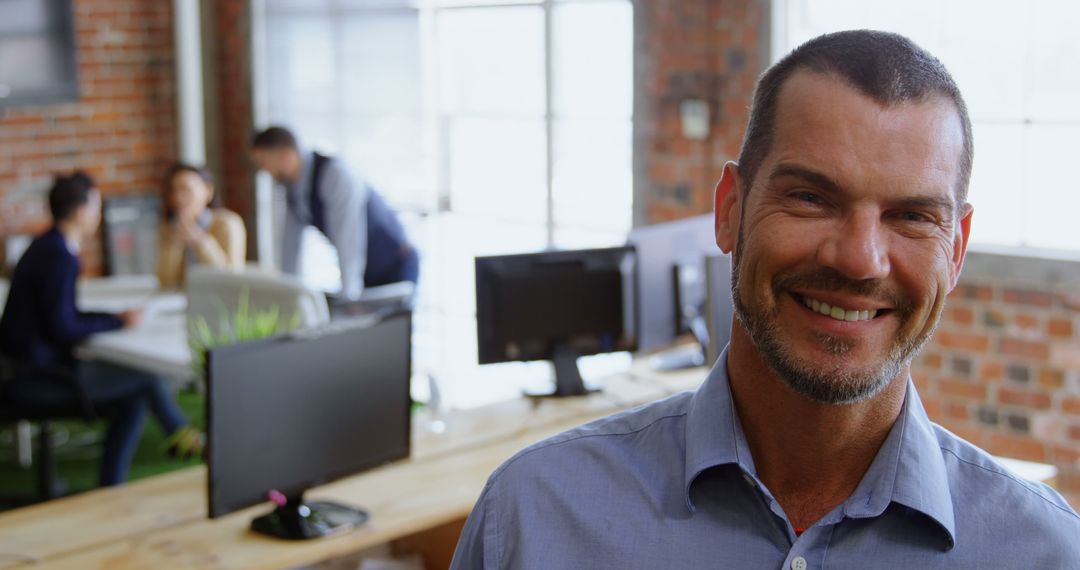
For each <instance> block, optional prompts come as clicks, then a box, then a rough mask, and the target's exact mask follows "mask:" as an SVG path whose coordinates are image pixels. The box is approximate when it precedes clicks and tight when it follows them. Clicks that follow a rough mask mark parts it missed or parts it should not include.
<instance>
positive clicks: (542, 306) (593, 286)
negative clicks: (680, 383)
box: [476, 246, 638, 396]
mask: <svg viewBox="0 0 1080 570" xmlns="http://www.w3.org/2000/svg"><path fill="white" fill-rule="evenodd" d="M636 271H637V263H636V254H635V252H634V248H632V247H625V246H624V247H614V248H605V249H584V250H573V251H552V252H544V253H532V254H521V255H503V256H494V257H478V258H476V335H477V345H478V348H479V361H480V364H490V363H495V362H509V361H526V360H551V361H552V362H553V363H554V365H555V391H554V393H552V394H549V395H553V396H574V395H580V394H584V393H586V392H587V390H586V389H585V385H584V383H583V382H582V379H581V373H580V371H579V370H578V367H577V358H578V357H579V356H584V355H588V354H598V353H602V352H616V351H633V350H636V349H637V317H636V315H637V304H638V296H637V286H636V282H637V278H636V275H635V274H636Z"/></svg>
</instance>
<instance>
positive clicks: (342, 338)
mask: <svg viewBox="0 0 1080 570" xmlns="http://www.w3.org/2000/svg"><path fill="white" fill-rule="evenodd" d="M373 320H374V319H366V320H365V321H363V322H345V323H335V324H334V325H331V326H329V327H326V328H324V329H319V330H317V331H301V332H298V333H294V334H292V335H290V336H286V337H281V338H275V339H271V340H265V341H256V342H251V343H244V344H237V345H232V346H224V347H221V348H216V349H213V350H211V351H210V352H209V353H208V355H207V377H206V378H207V392H208V397H207V428H208V429H207V435H208V438H209V445H208V451H209V458H208V459H209V461H208V463H209V507H210V509H209V513H210V517H211V518H213V517H219V516H222V515H225V514H227V513H230V512H232V511H235V510H237V509H241V508H243V507H247V506H250V505H254V504H256V503H260V502H263V501H266V500H267V498H268V495H269V494H270V493H271V492H277V493H279V495H281V496H287V497H290V498H292V497H300V495H302V493H303V492H304V490H306V489H308V488H310V487H313V486H315V485H319V484H322V483H326V482H328V481H332V480H334V479H337V478H340V477H343V476H346V475H350V474H353V473H356V472H358V471H362V470H365V469H369V468H372V467H375V466H378V465H381V464H383V463H386V462H389V461H393V460H397V459H401V458H404V457H407V456H408V455H409V430H410V406H411V400H410V396H409V377H410V352H411V345H410V332H411V317H410V316H409V314H408V313H401V314H398V315H393V316H390V317H387V318H385V319H383V320H382V321H380V322H377V323H375V324H372V321H373Z"/></svg>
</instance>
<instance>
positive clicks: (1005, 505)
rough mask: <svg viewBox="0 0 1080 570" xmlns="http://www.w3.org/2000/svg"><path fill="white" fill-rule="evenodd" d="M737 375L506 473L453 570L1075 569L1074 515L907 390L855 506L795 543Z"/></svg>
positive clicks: (478, 513)
mask: <svg viewBox="0 0 1080 570" xmlns="http://www.w3.org/2000/svg"><path fill="white" fill-rule="evenodd" d="M726 362H727V354H726V352H725V353H724V355H723V356H722V357H721V358H720V359H719V361H718V364H717V366H716V367H715V368H713V370H712V372H711V373H710V374H709V377H708V379H707V380H706V381H705V383H704V384H703V385H702V387H701V388H700V389H698V391H697V392H693V393H690V392H688V393H684V394H678V395H675V396H672V397H670V398H667V399H665V400H662V401H660V402H656V403H653V404H649V405H646V406H643V407H640V408H637V409H635V410H630V411H627V412H624V413H621V414H617V415H614V416H611V417H608V418H605V419H601V420H598V421H596V422H593V423H591V424H587V425H585V426H582V427H579V428H576V429H574V430H571V431H569V432H566V433H563V434H561V435H558V436H555V437H553V438H550V439H548V440H546V441H543V442H541V443H538V444H536V445H533V446H531V447H529V448H527V449H525V450H523V451H521V452H520V453H518V454H517V455H515V456H514V457H513V458H511V459H510V460H509V461H507V462H506V463H504V464H503V465H502V466H501V467H499V468H498V469H497V470H496V471H495V473H493V474H492V475H491V478H490V479H489V480H488V483H487V486H486V487H485V488H484V491H483V494H482V495H481V497H480V500H479V502H478V503H477V504H476V507H475V508H474V510H473V512H472V514H471V515H470V516H469V520H468V522H467V524H466V525H465V529H464V530H463V531H462V534H461V539H460V542H459V543H458V547H457V552H456V553H455V555H454V562H453V568H513V569H531V568H536V569H563V568H619V569H627V568H650V569H651V568H680V569H682V568H734V569H758V568H773V569H784V570H788V569H791V570H802V569H804V568H805V569H815V568H858V569H861V568H914V569H917V570H925V569H930V568H948V569H955V568H974V569H990V568H994V569H998V568H1018V569H1019V568H1022V569H1025V570H1028V569H1034V568H1046V569H1051V568H1052V569H1055V570H1056V569H1061V568H1080V517H1078V516H1077V514H1076V512H1075V511H1073V510H1072V509H1071V508H1069V506H1068V504H1067V503H1066V502H1065V501H1064V499H1062V498H1061V496H1060V495H1058V494H1057V493H1056V492H1054V491H1053V490H1052V489H1050V488H1049V487H1046V486H1045V485H1041V484H1036V483H1031V482H1028V481H1025V480H1022V479H1020V478H1019V477H1017V476H1015V475H1013V474H1011V473H1010V472H1009V471H1007V470H1006V469H1005V468H1004V467H1002V466H1001V465H1000V464H998V463H996V462H995V461H994V460H993V459H992V458H991V457H990V456H989V455H987V454H986V453H985V452H983V451H982V450H980V449H978V448H976V447H974V446H973V445H971V444H969V443H967V442H965V441H963V440H961V439H960V438H958V437H957V436H955V435H953V434H952V433H950V432H948V431H946V430H945V429H943V428H941V427H940V426H937V425H935V424H933V423H931V422H930V420H929V418H927V416H926V412H925V410H924V409H923V406H922V403H921V402H920V400H919V398H918V395H917V393H916V391H915V387H914V386H913V385H912V384H911V383H910V381H909V382H908V391H907V394H908V397H907V398H906V400H905V402H904V406H903V409H902V411H901V414H900V417H899V418H898V419H897V421H896V423H895V424H894V426H893V428H892V430H891V431H890V432H889V435H888V437H887V438H886V439H885V442H884V443H883V444H882V446H881V449H880V450H879V451H878V454H877V456H876V457H875V459H874V461H873V463H872V464H871V466H870V468H869V470H868V471H867V473H866V475H865V476H864V477H863V480H862V481H861V482H860V484H859V486H858V487H857V488H856V490H855V492H854V493H853V494H852V496H851V497H849V498H848V500H847V501H845V502H844V503H843V504H841V505H839V506H837V507H836V508H835V509H834V510H833V511H832V512H830V513H829V514H827V515H826V516H825V517H823V518H822V519H821V520H820V521H818V522H817V523H815V524H814V525H813V526H812V527H810V528H808V529H807V530H806V531H805V532H804V533H802V535H800V536H796V534H795V532H794V530H793V529H792V527H791V524H790V523H789V522H788V519H787V517H786V516H785V515H784V512H783V509H781V507H780V505H779V504H778V503H777V502H776V500H775V499H774V498H773V496H772V494H771V493H770V492H769V490H768V489H767V488H766V487H765V485H763V484H762V482H761V480H760V479H758V477H757V475H756V473H757V470H756V469H755V467H754V460H753V458H752V457H751V455H750V448H749V446H748V444H747V441H746V438H745V436H744V434H743V431H742V426H741V423H740V421H739V418H738V416H737V415H736V413H735V409H734V406H733V403H732V399H731V392H730V390H729V387H728V378H727V369H726Z"/></svg>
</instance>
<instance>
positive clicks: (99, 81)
mask: <svg viewBox="0 0 1080 570" xmlns="http://www.w3.org/2000/svg"><path fill="white" fill-rule="evenodd" d="M72 9H73V11H74V28H75V36H76V57H77V61H78V73H79V100H78V101H74V102H71V103H61V104H52V105H43V106H26V107H19V108H14V109H8V110H6V111H2V112H0V236H3V235H7V234H11V233H36V232H39V231H41V230H42V229H43V228H45V227H46V226H47V225H48V224H49V215H48V211H47V208H46V206H45V193H46V192H47V190H48V188H49V185H50V183H51V181H52V177H53V174H54V173H66V172H70V171H72V170H74V169H83V170H86V171H87V172H89V173H90V174H91V175H92V176H93V177H94V178H95V179H96V181H97V182H98V185H99V186H100V188H101V190H102V192H103V193H104V194H105V197H106V198H108V197H109V196H110V195H117V194H144V193H155V192H157V191H158V189H159V185H160V178H161V175H162V174H163V173H164V171H165V168H166V167H167V166H168V164H169V163H170V162H171V161H172V160H173V157H174V156H175V154H176V102H175V89H174V71H173V35H172V6H171V4H170V3H169V2H146V1H144V0H74V1H73V2H72ZM83 269H84V272H85V273H87V274H91V275H95V274H100V273H101V271H102V256H101V250H100V244H99V243H98V242H97V241H94V242H93V243H91V244H87V247H86V248H85V249H84V252H83Z"/></svg>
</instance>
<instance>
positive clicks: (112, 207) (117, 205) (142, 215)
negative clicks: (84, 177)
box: [101, 196, 161, 275]
mask: <svg viewBox="0 0 1080 570" xmlns="http://www.w3.org/2000/svg"><path fill="white" fill-rule="evenodd" d="M102 218H103V220H104V224H103V230H102V232H101V235H102V238H103V239H104V246H105V247H104V251H105V269H106V271H107V272H108V274H109V275H152V274H153V273H154V270H155V269H156V268H157V255H158V230H159V226H160V223H161V201H160V199H159V198H158V197H157V196H116V197H112V198H109V199H108V200H106V201H105V204H104V205H103V206H102Z"/></svg>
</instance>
